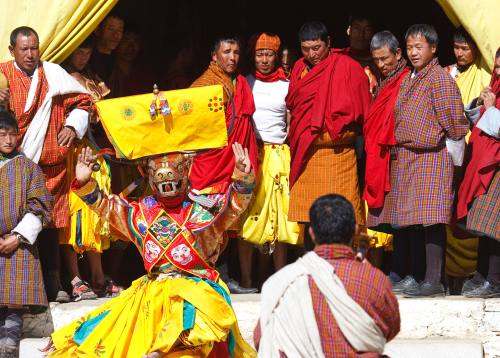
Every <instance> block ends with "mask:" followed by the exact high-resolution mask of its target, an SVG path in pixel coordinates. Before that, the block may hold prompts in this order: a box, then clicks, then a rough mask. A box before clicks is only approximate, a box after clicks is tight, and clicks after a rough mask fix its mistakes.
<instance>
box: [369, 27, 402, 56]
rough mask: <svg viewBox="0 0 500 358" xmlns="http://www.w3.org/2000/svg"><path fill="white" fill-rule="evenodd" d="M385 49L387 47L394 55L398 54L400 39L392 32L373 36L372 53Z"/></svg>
mask: <svg viewBox="0 0 500 358" xmlns="http://www.w3.org/2000/svg"><path fill="white" fill-rule="evenodd" d="M384 47H387V48H388V49H389V51H391V52H392V53H393V54H396V52H397V50H398V48H399V41H398V39H397V38H396V36H394V35H393V33H392V32H390V31H380V32H377V33H376V34H375V35H373V37H372V41H371V42H370V51H374V50H378V49H381V48H384Z"/></svg>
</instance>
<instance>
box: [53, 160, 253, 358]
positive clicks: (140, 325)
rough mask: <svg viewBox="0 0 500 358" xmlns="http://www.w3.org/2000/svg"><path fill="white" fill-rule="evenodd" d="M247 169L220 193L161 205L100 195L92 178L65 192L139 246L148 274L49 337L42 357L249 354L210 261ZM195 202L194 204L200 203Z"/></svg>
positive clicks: (248, 189)
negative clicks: (52, 349) (50, 343)
mask: <svg viewBox="0 0 500 358" xmlns="http://www.w3.org/2000/svg"><path fill="white" fill-rule="evenodd" d="M254 180H255V179H254V175H253V173H250V174H244V173H242V172H241V171H239V170H238V169H235V170H234V174H233V182H232V184H231V187H230V190H228V192H227V193H226V194H224V195H222V194H220V195H207V196H200V197H198V199H199V200H197V201H196V202H194V201H191V200H189V199H187V197H186V199H183V200H182V201H177V203H176V204H175V205H172V201H170V203H167V201H163V200H162V199H156V198H155V197H153V196H148V197H145V198H142V199H141V200H140V201H139V202H128V201H125V200H123V199H121V198H120V197H118V196H116V195H110V196H106V195H104V194H103V192H102V191H101V190H100V189H99V187H98V185H97V184H96V182H95V181H94V180H91V181H90V182H88V183H87V184H85V185H84V186H82V187H79V186H78V184H77V182H74V183H73V186H72V189H73V191H74V192H75V193H76V194H77V195H78V196H79V197H80V198H81V199H82V200H83V201H84V202H85V203H86V204H87V205H89V206H90V207H91V208H92V209H93V210H94V211H95V212H97V213H98V214H99V215H100V216H106V217H107V218H108V220H109V223H110V227H111V230H112V233H113V234H116V235H118V236H120V238H122V239H124V240H131V241H132V242H133V243H134V244H135V245H136V246H137V248H138V249H139V251H140V253H141V255H142V257H143V259H144V265H145V268H146V270H147V271H148V274H147V275H145V276H143V277H141V278H139V279H137V280H136V281H134V282H133V283H132V285H131V287H130V288H129V289H127V290H126V291H124V292H123V293H122V294H121V295H120V296H119V297H117V298H115V299H112V300H110V301H108V302H107V303H106V304H104V305H102V306H101V307H99V308H97V309H96V310H94V311H92V312H91V313H90V314H88V315H87V316H85V317H82V318H81V319H80V320H78V321H75V322H72V323H70V324H69V325H67V326H65V327H63V328H62V329H60V330H59V331H57V332H55V333H54V334H53V335H52V339H53V343H54V346H55V348H56V350H55V352H52V353H51V354H50V357H69V356H92V357H96V356H97V357H125V356H126V357H141V356H142V355H144V354H146V353H149V352H155V351H157V352H163V353H166V356H167V357H181V356H190V357H191V356H192V357H207V356H209V357H255V356H256V353H255V351H254V350H253V349H252V348H251V347H250V346H249V345H248V344H247V343H246V342H245V341H244V340H243V338H242V337H241V335H240V333H239V330H238V324H237V320H236V316H235V313H234V311H233V309H232V307H231V301H230V299H229V295H228V290H227V288H226V287H225V285H224V284H223V283H222V281H220V280H219V279H218V276H219V274H218V272H217V271H216V270H215V269H213V265H214V263H215V261H216V260H217V258H218V256H219V251H220V249H221V246H222V245H223V243H224V238H223V232H224V231H225V230H227V228H228V227H229V226H230V225H231V224H232V223H233V222H234V221H235V220H236V219H237V218H238V217H239V216H240V215H241V213H242V212H243V211H244V210H245V209H246V208H247V206H248V203H249V201H250V199H251V194H252V191H253V186H254ZM200 202H201V203H203V205H202V204H200Z"/></svg>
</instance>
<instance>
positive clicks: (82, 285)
mask: <svg viewBox="0 0 500 358" xmlns="http://www.w3.org/2000/svg"><path fill="white" fill-rule="evenodd" d="M72 286H73V291H72V296H73V301H75V302H78V301H81V300H94V299H96V298H97V295H96V293H95V292H94V291H92V289H91V288H90V287H89V284H88V283H87V282H85V281H82V280H80V281H78V282H75V283H74V284H72Z"/></svg>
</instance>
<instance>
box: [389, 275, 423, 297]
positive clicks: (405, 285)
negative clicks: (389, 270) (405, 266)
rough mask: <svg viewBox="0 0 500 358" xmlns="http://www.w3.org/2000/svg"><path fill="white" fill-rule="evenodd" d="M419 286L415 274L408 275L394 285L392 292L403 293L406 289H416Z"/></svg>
mask: <svg viewBox="0 0 500 358" xmlns="http://www.w3.org/2000/svg"><path fill="white" fill-rule="evenodd" d="M418 288H419V284H418V282H417V281H416V280H415V279H414V278H413V276H410V275H408V276H406V277H405V278H404V279H402V280H401V281H399V282H397V283H395V284H393V285H392V292H394V293H395V294H403V292H405V291H406V290H409V289H413V290H415V289H418Z"/></svg>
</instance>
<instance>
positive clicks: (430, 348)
mask: <svg viewBox="0 0 500 358" xmlns="http://www.w3.org/2000/svg"><path fill="white" fill-rule="evenodd" d="M48 341H49V339H48V338H25V339H23V340H22V341H21V347H20V351H19V357H20V358H43V357H44V355H43V353H42V352H40V349H42V348H44V347H45V346H46V345H47V342H48ZM384 354H387V355H388V356H390V357H391V358H431V357H439V358H482V357H483V356H484V355H483V346H482V344H481V342H478V341H464V340H443V339H442V340H433V339H421V340H407V339H396V340H394V341H392V342H389V344H387V346H386V349H385V351H384Z"/></svg>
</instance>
